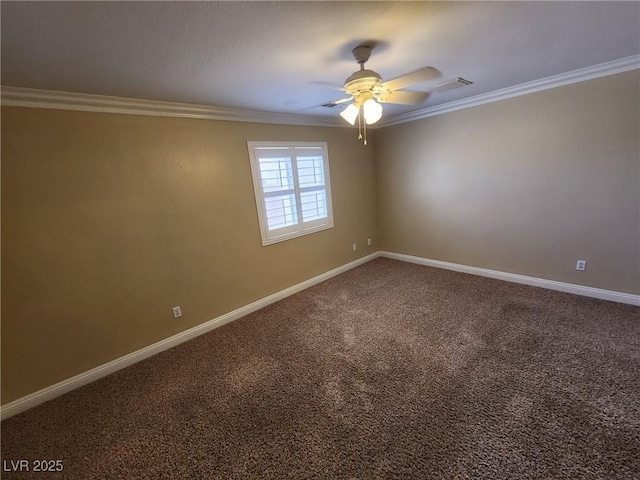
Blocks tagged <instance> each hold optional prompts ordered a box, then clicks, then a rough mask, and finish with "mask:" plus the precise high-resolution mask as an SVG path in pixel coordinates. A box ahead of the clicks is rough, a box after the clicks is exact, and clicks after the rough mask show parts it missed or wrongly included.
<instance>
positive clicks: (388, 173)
mask: <svg viewBox="0 0 640 480" xmlns="http://www.w3.org/2000/svg"><path fill="white" fill-rule="evenodd" d="M639 78H640V76H639V72H638V70H636V71H632V72H628V73H622V74H618V75H614V76H609V77H604V78H600V79H595V80H591V81H587V82H583V83H578V84H573V85H568V86H564V87H559V88H555V89H552V90H547V91H543V92H538V93H534V94H530V95H525V96H521V97H517V98H513V99H509V100H505V101H501V102H496V103H492V104H487V105H483V106H478V107H473V108H469V109H466V110H461V111H457V112H452V113H448V114H444V115H439V116H435V117H430V118H426V119H423V120H420V121H416V122H412V123H405V124H401V125H397V126H392V127H388V128H384V129H382V130H380V131H378V132H376V133H377V135H376V162H377V179H378V209H379V217H378V220H379V225H378V227H379V231H380V238H381V248H382V249H386V250H390V251H393V252H400V253H405V254H411V255H418V256H422V257H427V258H431V259H437V260H443V261H448V262H454V263H460V264H464V265H472V266H477V267H483V268H489V269H494V270H500V271H505V272H512V273H518V274H524V275H530V276H533V277H539V278H545V279H551V280H557V281H561V282H569V283H575V284H579V285H587V286H592V287H598V288H604V289H609V290H615V291H620V292H627V293H634V294H637V293H640V278H639V277H640V252H639V250H640V223H639V222H640V196H639V195H640V194H639V192H640V173H639V163H640V160H639V159H640V145H639V138H640V125H639V119H638V114H639V105H640V98H639V92H640V81H639ZM578 259H585V260H587V262H588V263H587V270H586V271H584V272H576V270H575V263H576V260H578Z"/></svg>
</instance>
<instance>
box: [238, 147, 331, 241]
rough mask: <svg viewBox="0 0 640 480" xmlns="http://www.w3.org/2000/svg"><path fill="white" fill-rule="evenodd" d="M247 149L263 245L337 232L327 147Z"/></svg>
mask: <svg viewBox="0 0 640 480" xmlns="http://www.w3.org/2000/svg"><path fill="white" fill-rule="evenodd" d="M248 147H249V158H250V160H251V173H252V175H253V186H254V189H255V194H256V206H257V209H258V219H259V222H260V231H261V234H262V244H263V245H269V244H271V243H276V242H280V241H283V240H288V239H290V238H294V237H299V236H301V235H306V234H308V233H313V232H316V231H319V230H324V229H327V228H331V227H333V211H332V207H331V186H330V183H329V160H328V156H327V144H326V143H306V142H305V143H299V142H297V143H282V142H248Z"/></svg>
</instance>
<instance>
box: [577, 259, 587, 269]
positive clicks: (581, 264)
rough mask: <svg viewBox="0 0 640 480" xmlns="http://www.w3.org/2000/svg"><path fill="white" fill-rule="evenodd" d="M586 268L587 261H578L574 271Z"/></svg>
mask: <svg viewBox="0 0 640 480" xmlns="http://www.w3.org/2000/svg"><path fill="white" fill-rule="evenodd" d="M586 268H587V261H586V260H578V261H577V262H576V270H584V269H586Z"/></svg>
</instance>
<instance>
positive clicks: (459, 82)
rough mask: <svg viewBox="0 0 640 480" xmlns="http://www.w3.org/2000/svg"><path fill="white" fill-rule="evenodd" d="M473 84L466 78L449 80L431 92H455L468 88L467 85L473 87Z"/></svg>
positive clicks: (431, 89)
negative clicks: (454, 90) (461, 88)
mask: <svg viewBox="0 0 640 480" xmlns="http://www.w3.org/2000/svg"><path fill="white" fill-rule="evenodd" d="M472 84H473V82H470V81H469V80H465V79H464V78H460V77H458V78H454V79H453V80H447V81H446V82H444V83H441V84H439V85H436V86H435V87H433V88H430V89H429V91H430V92H436V93H440V92H446V91H447V90H453V89H454V88H460V87H466V86H467V85H472Z"/></svg>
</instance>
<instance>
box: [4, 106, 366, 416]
mask: <svg viewBox="0 0 640 480" xmlns="http://www.w3.org/2000/svg"><path fill="white" fill-rule="evenodd" d="M247 140H283V141H286V140H295V141H326V142H328V147H329V160H330V170H331V180H332V194H333V195H332V196H333V208H334V222H335V227H334V228H333V229H330V230H325V231H322V232H319V233H316V234H312V235H308V236H305V237H301V238H297V239H293V240H289V241H286V242H282V243H278V244H275V245H271V246H268V247H262V245H261V241H260V232H259V227H258V218H257V214H256V206H255V199H254V194H253V186H252V180H251V170H250V165H249V157H248V152H247V144H246V142H247ZM374 175H375V171H374V161H373V150H372V148H363V146H362V145H361V144H360V143H359V142H358V141H357V139H356V138H355V134H354V131H353V130H352V129H339V128H320V127H296V126H282V125H267V124H249V123H239V122H218V121H209V120H194V119H179V118H161V117H146V116H135V115H114V114H98V113H82V112H69V111H56V110H39V109H26V108H6V107H5V108H3V109H2V403H3V404H5V403H7V402H10V401H12V400H14V399H16V398H19V397H21V396H24V395H26V394H29V393H31V392H34V391H36V390H38V389H41V388H43V387H47V386H49V385H52V384H54V383H56V382H58V381H61V380H63V379H66V378H69V377H71V376H73V375H76V374H78V373H81V372H85V371H87V370H89V369H91V368H93V367H96V366H98V365H101V364H103V363H105V362H108V361H110V360H113V359H115V358H118V357H120V356H122V355H125V354H127V353H130V352H132V351H135V350H137V349H140V348H142V347H145V346H147V345H150V344H152V343H154V342H157V341H159V340H162V339H164V338H166V337H169V336H171V335H173V334H176V333H178V332H180V331H182V330H186V329H188V328H190V327H193V326H195V325H198V324H200V323H203V322H206V321H208V320H211V319H212V318H215V317H217V316H219V315H221V314H224V313H226V312H229V311H231V310H233V309H236V308H238V307H240V306H243V305H246V304H248V303H250V302H253V301H255V300H258V299H260V298H263V297H265V296H267V295H269V294H272V293H274V292H277V291H279V290H282V289H283V288H286V287H288V286H291V285H293V284H296V283H299V282H301V281H303V280H306V279H308V278H311V277H313V276H315V275H318V274H320V273H323V272H325V271H328V270H330V269H332V268H335V267H338V266H340V265H343V264H345V263H348V262H349V261H352V260H355V259H356V258H358V257H361V256H363V255H366V254H369V253H372V252H373V251H374V249H375V248H376V247H375V246H372V247H367V246H366V239H367V238H369V237H371V238H373V239H374V241H375V240H376V235H377V232H376V228H377V220H376V201H375V198H376V192H375V176H374ZM354 241H357V242H358V245H359V249H358V251H357V252H353V251H352V249H351V244H352V242H354ZM374 245H375V243H374ZM175 305H180V306H181V307H182V311H183V314H184V316H183V317H182V318H180V319H177V320H175V319H173V317H172V314H171V307H173V306H175Z"/></svg>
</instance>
